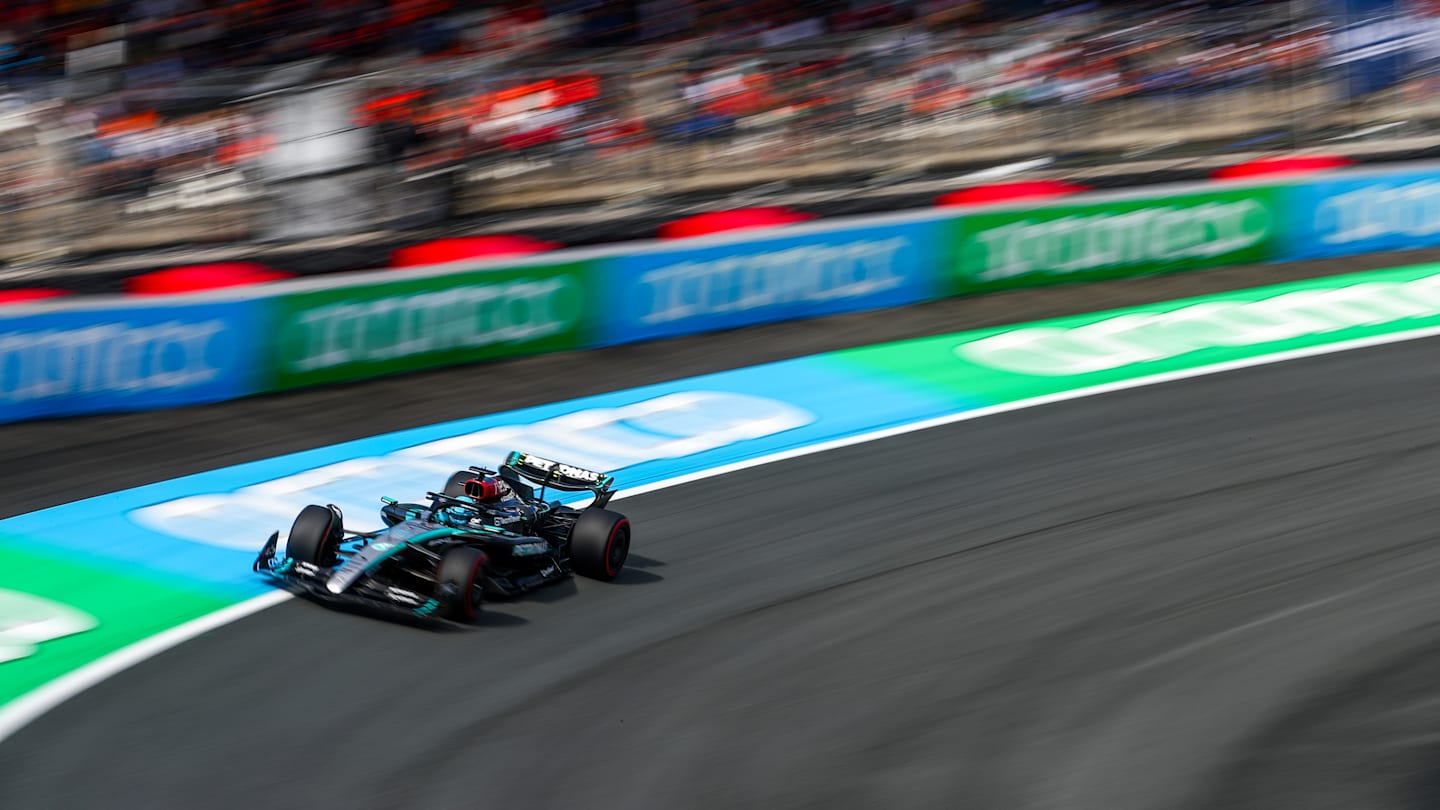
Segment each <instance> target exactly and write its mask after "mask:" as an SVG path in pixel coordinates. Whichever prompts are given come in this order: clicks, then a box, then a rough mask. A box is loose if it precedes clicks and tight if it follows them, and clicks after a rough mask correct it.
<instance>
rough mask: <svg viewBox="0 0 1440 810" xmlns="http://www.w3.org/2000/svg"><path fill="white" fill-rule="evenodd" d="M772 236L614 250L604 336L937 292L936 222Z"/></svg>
mask: <svg viewBox="0 0 1440 810" xmlns="http://www.w3.org/2000/svg"><path fill="white" fill-rule="evenodd" d="M780 234H781V235H771V236H762V237H757V238H755V239H753V240H749V241H746V242H743V243H739V244H735V243H730V244H721V245H713V246H703V247H689V246H684V245H683V244H682V245H681V246H677V247H676V248H675V249H672V250H660V251H640V252H637V253H634V254H631V255H621V256H616V257H615V258H614V260H613V261H612V262H611V263H610V264H609V270H610V272H609V273H608V274H607V275H606V279H605V280H606V283H605V285H604V286H603V292H604V295H605V300H606V307H605V309H604V314H605V318H606V322H605V332H604V338H605V340H604V342H605V343H628V342H632V341H638V340H651V339H654V338H663V337H673V336H676V335H687V334H694V333H696V332H711V331H716V330H720V329H734V328H736V327H740V326H750V325H753V324H758V323H772V322H774V321H786V320H795V319H798V318H813V317H817V316H821V315H833V314H836V313H841V312H858V311H861V310H867V309H880V308H883V307H896V306H904V305H906V304H914V303H918V302H920V301H928V300H932V299H935V298H938V297H940V296H941V295H943V291H942V289H941V287H940V283H939V282H940V278H939V276H938V275H937V274H936V272H935V262H934V257H935V255H936V254H937V253H938V252H939V245H938V238H939V236H940V234H939V232H938V226H937V223H935V222H909V223H902V224H894V225H881V226H877V227H868V228H867V227H861V228H847V229H844V230H827V231H820V232H812V233H806V234H803V235H794V236H792V235H784V234H783V231H782V232H780Z"/></svg>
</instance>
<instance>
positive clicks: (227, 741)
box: [0, 340, 1440, 810]
mask: <svg viewBox="0 0 1440 810" xmlns="http://www.w3.org/2000/svg"><path fill="white" fill-rule="evenodd" d="M1437 348H1440V345H1437V343H1436V341H1434V340H1425V341H1415V342H1409V343H1401V344H1396V345H1392V346H1386V347H1378V348H1372V349H1366V350H1361V351H1353V352H1345V353H1341V354H1336V355H1330V356H1325V357H1317V358H1311V359H1307V360H1299V361H1294V362H1289V363H1282V364H1278V365H1273V366H1267V367H1263V368H1257V369H1249V370H1241V371H1235V372H1230V373H1226V374H1220V375H1215V376H1209V377H1201V378H1197V379H1193V380H1187V381H1183V382H1175V383H1168V384H1165V385H1160V386H1154V387H1148V388H1141V389H1137V390H1132V391H1123V392H1118V393H1112V394H1107V395H1103V396H1097V397H1091V398H1086V399H1081V400H1077V401H1073V402H1068V403H1061V404H1057V405H1051V406H1045V407H1041V408H1034V409H1029V410H1024V411H1019V412H1015V413H1009V414H1002V415H997V416H991V417H986V418H983V419H978V420H975V421H969V422H961V423H957V424H954V425H949V426H945V427H939V428H935V429H931V430H926V431H922V432H918V433H913V434H909V435H903V436H898V437H894V438H889V439H884V440H881V441H877V442H873V443H869V444H864V445H858V446H854V447H849V448H845V449H841V450H836V451H832V452H827V453H821V454H817V455H813V456H807V457H802V458H796V459H792V460H789V461H783V462H779V463H775V464H770V465H766V466H762V467H757V468H754V469H750V470H745V471H741V472H737V473H734V474H730V475H726V476H723V477H719V478H714V479H709V480H704V481H699V482H695V483H692V484H687V485H684V486H681V487H677V488H673V489H667V490H662V491H658V492H653V493H650V494H646V495H640V496H636V497H633V498H627V499H624V500H621V501H617V502H616V505H617V507H618V508H622V509H623V510H624V511H626V512H627V513H628V514H630V516H631V517H632V519H633V520H634V523H635V526H636V529H637V536H636V544H635V547H634V552H633V553H634V555H635V559H634V561H633V568H632V569H631V570H630V571H629V573H628V574H627V575H626V576H625V577H624V578H622V580H621V581H620V582H618V583H616V584H613V585H603V584H600V583H592V582H589V581H578V582H576V583H574V584H573V586H564V587H560V588H556V589H553V590H550V591H547V592H542V593H541V594H538V595H537V596H536V597H535V598H532V599H528V600H524V601H519V602H514V603H506V604H495V605H492V606H491V610H490V615H489V617H488V618H487V619H486V620H485V622H484V624H483V625H482V626H481V627H480V628H479V629H477V630H476V631H474V632H462V633H428V632H423V631H416V630H415V629H414V628H410V627H402V626H397V625H392V624H387V623H384V622H377V621H375V620H373V619H369V618H365V617H358V616H349V615H344V614H337V613H332V612H329V611H325V610H323V609H321V608H319V607H316V606H314V605H310V604H306V603H299V602H295V603H289V604H286V605H284V606H281V607H279V608H276V609H274V610H271V611H267V612H265V613H262V614H259V615H256V616H254V617H251V618H249V619H246V620H243V621H241V622H240V623H238V624H236V625H233V626H231V627H229V628H226V629H225V630H224V631H222V632H219V633H215V634H211V635H209V636H205V637H201V638H199V639H196V640H194V641H192V642H190V643H187V644H186V645H183V646H182V647H180V648H177V649H175V650H172V651H170V652H168V653H166V654H164V655H162V656H160V657H158V658H155V659H153V660H151V661H149V662H147V663H144V664H142V665H140V666H138V667H137V668H135V669H132V670H130V671H128V672H125V673H122V674H120V675H119V676H117V677H116V678H114V679H112V680H111V681H108V682H107V683H106V684H104V685H103V686H101V687H99V688H96V689H94V690H91V691H89V692H87V693H85V694H82V695H80V696H79V697H77V698H75V699H74V700H72V701H71V702H69V703H66V704H64V705H62V706H60V707H59V708H57V709H55V710H54V711H53V712H52V713H51V714H50V715H48V716H47V717H46V718H45V719H44V720H43V721H42V722H38V723H36V724H35V725H33V726H31V727H29V728H27V729H25V730H22V731H21V732H20V733H19V734H17V735H16V736H15V737H13V738H12V739H10V740H8V741H7V742H6V743H4V744H3V745H0V805H3V806H5V807H7V808H11V807H14V808H26V807H48V806H106V807H154V806H206V807H231V806H233V807H242V806H243V807H247V808H249V807H253V806H256V805H263V806H268V807H300V806H355V807H377V808H378V807H396V806H475V805H481V804H484V805H490V804H493V805H495V806H507V805H509V806H526V807H574V806H584V807H594V808H605V807H617V808H621V807H623V808H633V807H676V806H683V807H736V806H756V807H876V806H883V807H895V808H908V807H957V806H963V807H1007V808H1009V807H1016V808H1028V807H1035V808H1090V807H1093V808H1132V807H1133V808H1153V807H1182V808H1183V807H1211V806H1213V807H1227V808H1236V807H1239V808H1245V807H1257V808H1259V807H1264V808H1277V807H1280V808H1284V807H1296V808H1325V807H1336V808H1339V807H1344V808H1347V810H1348V809H1349V808H1354V807H1360V806H1364V807H1407V806H1412V805H1414V806H1421V805H1424V804H1427V803H1430V802H1431V801H1433V799H1434V796H1435V793H1434V785H1435V784H1436V781H1435V780H1436V776H1435V774H1434V773H1433V767H1432V762H1433V760H1434V757H1433V756H1432V754H1433V750H1432V749H1433V737H1432V732H1430V731H1429V729H1432V728H1434V725H1435V724H1434V723H1432V722H1429V720H1430V719H1431V718H1433V717H1434V715H1435V713H1436V712H1437V708H1436V706H1437V703H1440V701H1436V700H1434V695H1433V694H1432V693H1431V691H1430V688H1429V684H1431V683H1433V682H1434V678H1433V677H1430V674H1431V673H1433V672H1434V671H1435V669H1436V666H1435V664H1436V660H1437V659H1436V658H1435V657H1434V656H1433V655H1432V653H1433V651H1435V650H1437V649H1440V646H1437V645H1440V624H1437V621H1436V617H1437V616H1440V594H1437V591H1436V589H1435V588H1434V587H1433V581H1434V579H1435V577H1436V576H1437V573H1440V570H1437V569H1440V545H1437V543H1436V541H1435V538H1434V528H1433V527H1434V525H1435V524H1436V518H1437V516H1440V507H1437V506H1436V505H1435V504H1436V503H1437V501H1436V499H1435V497H1434V484H1433V482H1434V480H1435V475H1434V471H1435V470H1436V469H1437V467H1440V420H1437V419H1436V418H1435V416H1434V409H1433V402H1434V401H1435V400H1436V397H1437V395H1440V366H1437V364H1435V363H1434V362H1433V358H1434V356H1435V352H1436V350H1437ZM1435 719H1440V718H1435Z"/></svg>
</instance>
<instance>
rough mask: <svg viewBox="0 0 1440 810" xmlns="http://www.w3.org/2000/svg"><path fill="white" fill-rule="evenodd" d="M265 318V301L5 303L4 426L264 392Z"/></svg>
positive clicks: (1, 359)
mask: <svg viewBox="0 0 1440 810" xmlns="http://www.w3.org/2000/svg"><path fill="white" fill-rule="evenodd" d="M263 317H264V313H263V311H262V304H261V303H260V302H256V301H235V302H226V303H209V304H190V305H183V306H169V307H162V306H143V305H141V306H129V307H117V308H114V309H106V310H83V309H82V310H74V311H57V312H53V313H48V314H34V315H22V316H11V317H6V315H5V313H4V311H3V308H0V422H13V421H18V420H22V419H32V418H36V417H42V416H64V415H69V414H80V413H96V412H103V411H127V410H146V409H151V408H166V407H173V406H176V405H192V404H197V403H203V402H215V401H218V400H223V399H233V398H235V397H238V396H244V395H246V394H251V393H254V392H255V391H256V390H258V387H257V384H258V381H257V379H256V376H257V373H258V371H259V367H258V364H257V363H256V357H255V356H254V354H253V342H254V341H255V340H256V337H257V335H260V334H262V325H263V324H262V319H263Z"/></svg>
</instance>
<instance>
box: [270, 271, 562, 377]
mask: <svg viewBox="0 0 1440 810" xmlns="http://www.w3.org/2000/svg"><path fill="white" fill-rule="evenodd" d="M580 298H581V295H580V291H579V290H578V289H577V288H575V286H574V283H573V282H572V280H571V279H570V278H569V277H567V276H564V275H557V276H553V277H549V278H543V279H524V280H518V281H510V282H500V283H493V284H483V285H474V286H466V287H456V288H453V289H448V290H441V291H438V292H423V293H415V294H409V295H394V296H388V297H384V298H377V299H374V300H370V301H346V302H340V303H335V304H328V305H324V306H319V307H315V308H313V309H308V310H303V311H301V312H299V313H298V314H297V315H296V316H295V317H294V318H293V319H292V320H291V321H290V323H289V325H288V328H287V330H286V334H285V335H284V338H285V339H284V341H282V343H283V345H285V346H286V348H287V357H286V358H285V361H284V362H285V365H286V367H287V368H288V369H289V370H291V371H292V372H307V371H315V370H317V369H324V368H331V367H335V366H343V365H349V364H352V363H378V362H385V361H389V360H396V359H400V358H405V357H414V356H418V355H426V354H437V353H441V352H447V351H456V350H467V349H478V348H482V347H486V346H494V345H503V344H517V343H528V342H531V341H536V340H541V339H544V338H548V337H553V336H556V335H560V334H563V333H565V332H567V331H569V330H571V329H573V328H574V327H575V325H576V323H577V321H578V320H579V318H580V316H581V303H580Z"/></svg>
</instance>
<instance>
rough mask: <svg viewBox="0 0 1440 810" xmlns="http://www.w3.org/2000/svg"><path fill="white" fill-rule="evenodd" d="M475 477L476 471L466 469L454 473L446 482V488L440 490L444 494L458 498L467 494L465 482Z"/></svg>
mask: <svg viewBox="0 0 1440 810" xmlns="http://www.w3.org/2000/svg"><path fill="white" fill-rule="evenodd" d="M474 477H475V473H473V472H469V471H466V470H461V471H460V472H457V473H454V474H453V475H451V476H450V480H449V481H446V482H445V488H444V489H442V490H440V492H441V494H442V495H449V496H450V497H452V498H458V497H460V496H461V495H464V494H465V482H466V481H469V480H470V479H471V478H474Z"/></svg>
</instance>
